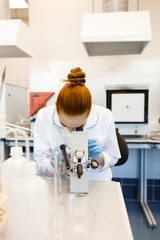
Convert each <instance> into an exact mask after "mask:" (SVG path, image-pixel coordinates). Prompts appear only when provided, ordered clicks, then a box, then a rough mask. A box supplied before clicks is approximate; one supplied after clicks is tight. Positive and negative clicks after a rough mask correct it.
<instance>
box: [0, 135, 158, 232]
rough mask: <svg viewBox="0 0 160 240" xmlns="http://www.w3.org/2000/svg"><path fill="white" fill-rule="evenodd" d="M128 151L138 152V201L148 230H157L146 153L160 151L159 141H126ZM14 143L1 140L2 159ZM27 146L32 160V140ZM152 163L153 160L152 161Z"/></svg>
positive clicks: (23, 145)
mask: <svg viewBox="0 0 160 240" xmlns="http://www.w3.org/2000/svg"><path fill="white" fill-rule="evenodd" d="M126 142H127V145H128V148H129V149H136V150H138V152H139V159H138V161H139V200H140V203H141V206H142V209H143V212H144V215H145V217H146V220H147V222H148V225H149V228H150V229H152V230H154V229H156V228H157V223H156V220H155V218H154V216H153V214H152V212H151V210H150V208H149V206H148V204H147V159H146V151H147V150H151V149H158V150H159V149H160V141H155V140H150V139H136V138H135V139H134V138H132V139H126ZM14 144H15V143H14V141H13V140H12V139H3V141H2V144H1V145H2V148H3V151H2V152H3V153H4V156H3V158H4V159H6V158H8V153H9V150H8V149H9V148H10V147H12V146H14ZM18 145H19V146H22V147H25V141H23V140H21V141H18ZM29 146H30V150H31V159H33V147H34V144H33V139H32V138H30V139H29ZM153 161H154V159H153Z"/></svg>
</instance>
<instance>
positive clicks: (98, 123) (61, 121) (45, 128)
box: [34, 68, 120, 180]
mask: <svg viewBox="0 0 160 240" xmlns="http://www.w3.org/2000/svg"><path fill="white" fill-rule="evenodd" d="M65 81H66V82H68V83H66V84H65V86H64V87H63V88H62V89H61V91H60V92H59V95H58V97H57V101H56V104H55V105H53V106H49V107H46V108H44V109H41V110H40V111H39V113H38V115H37V119H36V123H35V129H34V157H35V160H36V161H37V169H38V171H39V173H40V174H44V175H46V176H48V177H50V176H53V175H54V153H55V151H57V150H58V149H59V146H60V145H61V144H67V145H68V147H69V146H70V143H71V132H72V131H75V130H76V128H79V127H83V130H84V131H87V133H88V139H89V140H88V152H89V155H90V157H91V158H92V159H96V160H97V161H98V163H99V167H98V168H97V169H92V168H91V169H89V180H111V178H112V173H111V169H110V166H113V165H115V164H116V162H117V161H118V159H119V158H120V152H119V147H118V144H117V138H116V133H115V125H114V121H113V117H112V113H111V111H110V110H109V109H107V108H103V107H101V106H97V105H92V97H91V94H90V91H89V90H88V88H87V87H86V86H85V82H86V80H85V73H84V72H82V70H81V69H80V68H76V69H72V70H71V72H70V73H69V74H68V76H67V80H65Z"/></svg>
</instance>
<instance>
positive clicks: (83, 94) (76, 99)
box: [56, 68, 92, 116]
mask: <svg viewBox="0 0 160 240" xmlns="http://www.w3.org/2000/svg"><path fill="white" fill-rule="evenodd" d="M67 77H68V79H67V80H65V81H66V82H69V83H67V84H66V85H65V86H64V87H63V88H62V89H61V91H60V92H59V94H58V97H57V102H56V108H57V112H58V113H60V112H61V111H62V112H64V113H65V114H67V115H72V116H74V115H81V114H85V113H86V115H87V116H88V115H89V113H90V110H91V106H92V97H91V93H90V91H89V90H88V88H87V87H86V86H85V81H86V80H85V73H84V72H82V70H81V69H80V68H76V69H72V70H71V72H70V73H69V74H68V76H67Z"/></svg>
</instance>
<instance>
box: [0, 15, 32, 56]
mask: <svg viewBox="0 0 160 240" xmlns="http://www.w3.org/2000/svg"><path fill="white" fill-rule="evenodd" d="M0 32H1V35H0V58H7V57H29V56H31V42H30V30H29V28H28V26H27V25H26V24H25V23H24V22H23V21H22V20H20V19H12V20H11V19H5V20H0Z"/></svg>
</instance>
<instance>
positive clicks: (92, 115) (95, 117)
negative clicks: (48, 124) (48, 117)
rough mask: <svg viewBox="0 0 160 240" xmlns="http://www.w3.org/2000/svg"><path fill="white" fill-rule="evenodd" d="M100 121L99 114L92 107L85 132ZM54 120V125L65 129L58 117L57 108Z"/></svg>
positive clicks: (54, 112)
mask: <svg viewBox="0 0 160 240" xmlns="http://www.w3.org/2000/svg"><path fill="white" fill-rule="evenodd" d="M98 119H99V116H98V112H97V110H96V108H95V106H94V105H92V108H91V112H90V114H89V116H88V119H87V122H86V124H85V125H84V127H83V129H84V130H89V129H91V128H93V127H94V126H96V124H97V123H98ZM52 120H53V123H54V124H55V125H56V126H57V127H59V128H61V129H64V127H63V126H62V124H61V123H60V121H59V117H58V113H57V110H56V108H55V109H54V111H53V116H52Z"/></svg>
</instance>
